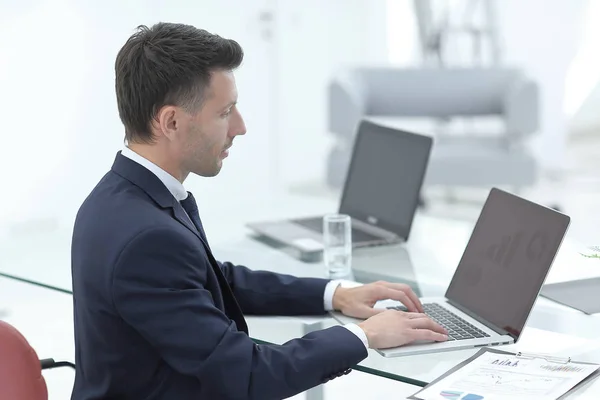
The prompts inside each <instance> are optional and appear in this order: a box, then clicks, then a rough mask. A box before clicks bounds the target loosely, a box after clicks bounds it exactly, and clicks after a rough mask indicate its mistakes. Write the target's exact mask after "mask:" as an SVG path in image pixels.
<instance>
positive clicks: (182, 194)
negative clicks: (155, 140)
mask: <svg viewBox="0 0 600 400" xmlns="http://www.w3.org/2000/svg"><path fill="white" fill-rule="evenodd" d="M121 154H122V155H123V156H125V157H127V158H129V159H130V160H132V161H135V162H137V163H138V164H140V165H141V166H143V167H145V168H146V169H147V170H149V171H150V172H152V173H153V174H154V175H156V177H157V178H158V179H160V181H161V182H162V183H163V185H165V186H166V187H167V189H168V190H169V192H171V194H172V195H173V197H175V199H176V200H177V201H181V200H183V199H185V198H186V197H187V196H188V193H187V191H186V190H185V188H184V187H183V184H182V183H181V182H179V181H178V180H177V179H175V177H174V176H173V175H171V174H169V173H168V172H167V171H165V170H164V169H162V168H160V167H159V166H158V165H156V164H154V163H153V162H151V161H149V160H148V159H146V158H144V157H142V156H140V155H139V154H138V153H136V152H134V151H133V150H131V149H130V148H129V147H127V146H125V148H123V150H122V151H121Z"/></svg>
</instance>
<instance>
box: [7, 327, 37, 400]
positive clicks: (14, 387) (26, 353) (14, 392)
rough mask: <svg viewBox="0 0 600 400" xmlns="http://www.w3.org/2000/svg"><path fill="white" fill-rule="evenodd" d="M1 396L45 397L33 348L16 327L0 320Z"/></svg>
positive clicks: (35, 398) (14, 397)
mask: <svg viewBox="0 0 600 400" xmlns="http://www.w3.org/2000/svg"><path fill="white" fill-rule="evenodd" d="M0 399H19V400H47V399H48V389H47V388H46V382H45V381H44V377H43V376H42V368H41V366H40V360H39V358H38V356H37V354H36V353H35V350H33V348H32V347H31V346H30V345H29V343H28V342H27V340H26V339H25V338H24V337H23V335H21V333H19V331H18V330H16V329H15V328H14V327H13V326H12V325H10V324H8V323H6V322H4V321H0Z"/></svg>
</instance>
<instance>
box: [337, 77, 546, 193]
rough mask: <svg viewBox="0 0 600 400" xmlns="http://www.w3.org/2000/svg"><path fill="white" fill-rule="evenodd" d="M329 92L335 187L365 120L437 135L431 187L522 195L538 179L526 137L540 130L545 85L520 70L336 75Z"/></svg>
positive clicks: (340, 178) (339, 183)
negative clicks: (496, 188)
mask: <svg viewBox="0 0 600 400" xmlns="http://www.w3.org/2000/svg"><path fill="white" fill-rule="evenodd" d="M328 91H329V93H328V96H329V132H330V133H331V134H333V135H334V136H335V138H336V140H335V145H334V146H333V148H332V149H331V151H330V154H329V159H328V161H327V183H328V184H329V185H330V186H332V187H334V188H339V187H340V186H341V185H342V184H343V181H344V179H345V175H346V170H347V167H348V163H349V159H350V154H351V148H352V144H353V140H354V136H355V133H356V127H357V126H358V122H359V121H360V120H361V119H362V118H370V119H384V120H385V123H390V124H393V125H395V126H396V127H401V128H405V129H412V130H415V131H419V132H420V133H425V134H432V135H434V136H435V141H434V148H433V151H432V156H431V161H430V165H429V168H428V172H427V177H426V180H425V185H442V186H471V187H473V186H484V187H489V186H492V185H509V186H511V187H512V188H514V189H515V190H517V189H519V188H521V187H526V186H529V185H532V184H533V183H535V181H536V179H537V175H538V166H537V163H536V160H535V158H534V156H533V155H532V154H531V153H530V151H529V149H528V145H527V140H528V139H529V138H530V137H531V136H532V135H533V134H535V133H536V132H537V131H538V127H539V94H538V86H537V84H536V83H535V82H533V81H532V80H530V79H528V78H527V77H526V76H524V74H523V73H521V72H520V71H519V70H516V69H481V68H461V69H434V68H431V69H397V68H356V69H352V70H346V71H342V72H341V73H339V74H337V75H336V76H335V78H334V79H333V80H332V81H331V83H330V85H329V88H328ZM415 120H417V121H420V122H422V123H421V125H420V126H419V124H416V126H417V127H413V126H415V123H414V122H415ZM457 120H458V121H459V122H460V123H459V124H457V123H456V121H457ZM424 121H425V122H426V123H425V122H424Z"/></svg>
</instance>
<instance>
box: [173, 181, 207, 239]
mask: <svg viewBox="0 0 600 400" xmlns="http://www.w3.org/2000/svg"><path fill="white" fill-rule="evenodd" d="M180 203H181V206H182V207H183V209H184V210H185V212H186V213H187V215H188V217H190V219H191V220H192V222H193V223H194V226H195V227H196V229H198V232H200V236H202V239H203V240H204V242H205V243H206V244H207V245H208V241H207V240H206V233H204V227H203V226H202V221H201V220H200V213H199V212H198V204H196V199H194V195H193V194H191V193H190V192H188V196H187V197H186V198H185V199H183V200H181V201H180Z"/></svg>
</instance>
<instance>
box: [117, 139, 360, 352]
mask: <svg viewBox="0 0 600 400" xmlns="http://www.w3.org/2000/svg"><path fill="white" fill-rule="evenodd" d="M121 154H122V155H123V156H125V157H127V158H129V159H130V160H133V161H135V162H137V163H138V164H140V165H141V166H143V167H145V168H146V169H147V170H149V171H150V172H152V173H153V174H154V175H156V177H157V178H158V179H160V181H161V182H162V183H163V184H164V185H165V186H166V187H167V189H168V190H169V192H171V194H172V195H173V197H175V199H176V200H177V201H181V200H184V199H185V198H186V197H187V196H188V192H187V190H185V188H184V187H183V184H182V183H181V182H179V181H178V180H177V179H176V178H175V177H174V176H173V175H171V174H169V173H168V172H166V171H165V170H164V169H162V168H160V167H159V166H158V165H156V164H154V163H153V162H151V161H149V160H148V159H146V158H144V157H142V156H140V155H139V154H138V153H136V152H134V151H133V150H131V149H130V148H129V147H127V146H125V147H124V148H123V150H122V151H121ZM340 284H341V281H335V280H334V281H330V282H328V283H327V285H326V286H325V293H324V294H323V305H324V307H325V311H331V310H333V295H334V293H335V290H336V289H337V288H338V286H339V285H340ZM344 327H345V328H346V329H348V330H349V331H350V332H352V333H354V334H355V335H356V336H357V337H358V338H359V339H360V340H361V342H363V344H364V345H365V347H366V348H367V349H368V348H369V341H368V340H367V335H366V334H365V332H364V331H363V330H362V329H361V328H360V327H359V326H358V325H356V324H346V325H344Z"/></svg>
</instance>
